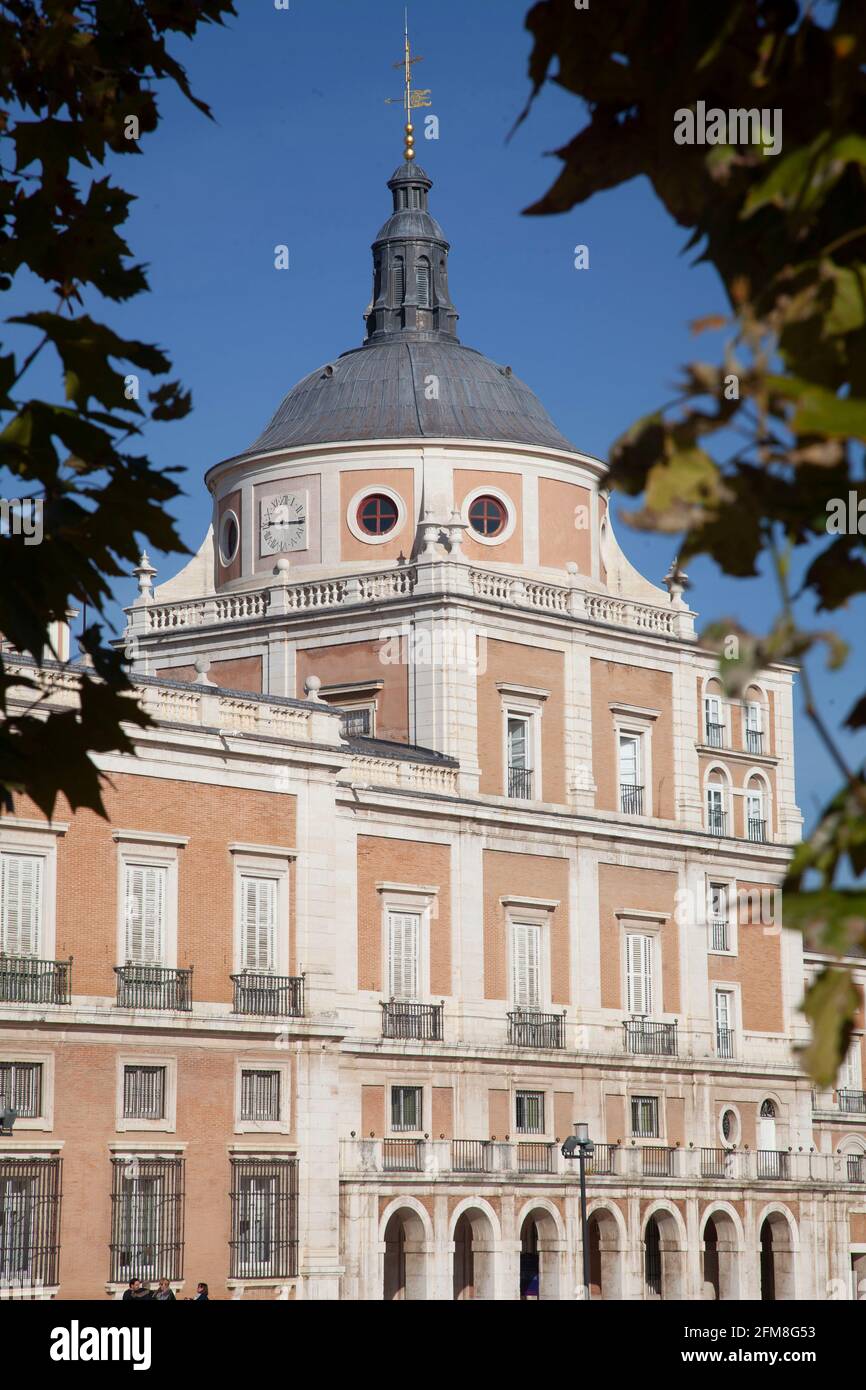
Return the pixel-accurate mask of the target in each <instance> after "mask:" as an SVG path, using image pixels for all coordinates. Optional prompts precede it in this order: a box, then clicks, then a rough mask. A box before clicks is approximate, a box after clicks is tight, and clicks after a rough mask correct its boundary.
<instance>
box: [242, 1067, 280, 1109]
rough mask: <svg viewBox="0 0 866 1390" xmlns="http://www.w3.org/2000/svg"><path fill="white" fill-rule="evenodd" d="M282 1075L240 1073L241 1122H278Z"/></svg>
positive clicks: (268, 1072) (276, 1073) (266, 1071)
mask: <svg viewBox="0 0 866 1390" xmlns="http://www.w3.org/2000/svg"><path fill="white" fill-rule="evenodd" d="M281 1081H282V1073H281V1072H279V1071H274V1070H264V1069H263V1070H261V1071H258V1070H256V1071H242V1072H241V1107H240V1117H241V1120H243V1121H251V1122H264V1121H279V1119H280V1117H281V1110H280V1101H281V1096H280V1091H281V1085H280V1083H281Z"/></svg>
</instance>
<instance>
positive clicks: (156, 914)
mask: <svg viewBox="0 0 866 1390" xmlns="http://www.w3.org/2000/svg"><path fill="white" fill-rule="evenodd" d="M167 880H168V869H167V868H166V867H165V866H164V865H161V864H127V866H126V959H127V960H128V961H132V962H134V963H135V964H137V965H162V963H163V952H164V950H165V903H166V885H167Z"/></svg>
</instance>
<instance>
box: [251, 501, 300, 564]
mask: <svg viewBox="0 0 866 1390" xmlns="http://www.w3.org/2000/svg"><path fill="white" fill-rule="evenodd" d="M307 510H308V509H307V494H306V493H305V492H284V493H283V494H282V495H281V496H279V497H270V498H269V499H268V500H267V502H263V503H262V511H261V525H260V538H261V544H260V551H261V554H262V555H269V554H270V555H273V554H276V553H277V552H278V551H285V550H306V549H307Z"/></svg>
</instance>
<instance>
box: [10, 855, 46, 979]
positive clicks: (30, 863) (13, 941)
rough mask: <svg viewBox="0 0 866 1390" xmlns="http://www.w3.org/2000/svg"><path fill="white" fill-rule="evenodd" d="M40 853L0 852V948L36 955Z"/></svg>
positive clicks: (39, 929) (39, 928)
mask: <svg viewBox="0 0 866 1390" xmlns="http://www.w3.org/2000/svg"><path fill="white" fill-rule="evenodd" d="M43 862H44V861H43V857H42V855H41V854H11V853H10V854H7V853H5V852H4V853H3V854H0V951H2V952H3V953H4V954H5V955H7V956H38V955H39V950H40V946H41V943H42V871H43Z"/></svg>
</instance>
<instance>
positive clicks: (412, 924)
mask: <svg viewBox="0 0 866 1390" xmlns="http://www.w3.org/2000/svg"><path fill="white" fill-rule="evenodd" d="M420 946H421V914H420V913H419V912H393V911H392V912H389V913H388V989H389V993H390V997H391V998H392V999H409V1000H412V999H417V998H418V996H419V993H420V981H419V974H420V971H419V956H420Z"/></svg>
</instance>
